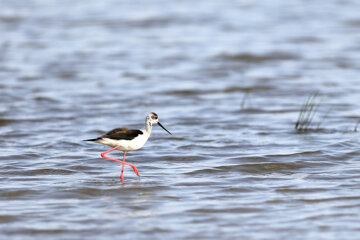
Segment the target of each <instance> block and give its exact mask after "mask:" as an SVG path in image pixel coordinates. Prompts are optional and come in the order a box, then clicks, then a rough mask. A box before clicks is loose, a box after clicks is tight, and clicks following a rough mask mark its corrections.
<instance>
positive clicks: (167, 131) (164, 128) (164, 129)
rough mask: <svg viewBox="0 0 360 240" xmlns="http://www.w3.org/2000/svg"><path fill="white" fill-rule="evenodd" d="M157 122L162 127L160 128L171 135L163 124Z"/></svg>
mask: <svg viewBox="0 0 360 240" xmlns="http://www.w3.org/2000/svg"><path fill="white" fill-rule="evenodd" d="M157 124H159V126H160V127H162V129H164V130H165V131H167V132H168V133H169V134H170V135H172V134H171V132H169V131H168V130H167V129H166V128H165V127H164V126H163V125H161V123H160V122H158V123H157Z"/></svg>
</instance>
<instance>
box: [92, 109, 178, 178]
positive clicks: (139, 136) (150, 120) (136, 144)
mask: <svg viewBox="0 0 360 240" xmlns="http://www.w3.org/2000/svg"><path fill="white" fill-rule="evenodd" d="M153 124H158V125H159V126H160V127H162V128H163V129H164V130H165V131H166V132H168V133H169V134H171V133H170V132H169V131H168V130H167V129H166V128H165V127H164V126H163V125H161V123H160V122H159V118H158V115H157V114H156V113H154V112H151V113H149V114H148V115H147V116H146V120H145V129H143V130H137V129H136V130H135V129H127V128H115V129H113V130H111V131H110V132H108V133H106V134H105V135H102V136H100V137H98V138H94V139H87V140H85V141H92V142H97V143H101V144H104V145H107V146H110V147H112V148H111V149H109V150H107V151H105V152H102V153H101V157H103V158H106V159H109V160H113V161H116V162H120V163H122V168H121V175H120V179H121V181H123V180H124V167H125V165H128V166H130V167H132V168H133V170H134V172H135V173H136V175H138V176H140V174H139V172H138V170H137V169H136V167H135V165H133V164H130V163H127V162H125V157H126V153H127V152H129V151H133V150H138V149H140V148H142V147H143V146H144V144H145V143H146V141H147V140H148V138H149V137H150V134H151V130H152V126H153ZM116 149H117V150H119V151H123V152H124V156H123V160H122V161H120V160H118V159H116V158H111V157H108V156H106V154H107V153H109V152H111V151H113V150H116Z"/></svg>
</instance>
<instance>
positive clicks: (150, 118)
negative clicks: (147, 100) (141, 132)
mask: <svg viewBox="0 0 360 240" xmlns="http://www.w3.org/2000/svg"><path fill="white" fill-rule="evenodd" d="M153 124H158V125H159V126H160V127H162V129H164V130H165V131H166V132H167V133H169V134H171V133H170V132H169V131H168V130H167V129H166V128H165V127H164V126H163V125H162V124H161V123H160V122H159V117H158V115H157V114H156V113H154V112H151V113H149V114H148V115H147V116H146V128H147V129H151V127H152V125H153Z"/></svg>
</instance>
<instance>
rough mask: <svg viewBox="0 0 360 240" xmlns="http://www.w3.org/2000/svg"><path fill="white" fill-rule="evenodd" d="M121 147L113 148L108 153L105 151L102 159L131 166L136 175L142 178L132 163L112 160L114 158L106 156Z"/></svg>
mask: <svg viewBox="0 0 360 240" xmlns="http://www.w3.org/2000/svg"><path fill="white" fill-rule="evenodd" d="M119 147H120V145H118V146H116V147H114V148H111V149H109V150H107V151H105V152H102V153H101V157H102V158H106V159H109V160H112V161H115V162H119V163H122V164H126V165H128V166H130V167H132V168H133V170H134V172H135V173H136V175H138V176H140V174H139V172H138V170H137V169H136V167H135V165H133V164H130V163H127V162H125V161H120V160H118V159H116V158H112V157H108V156H106V154H108V153H109V152H111V151H114V150H115V149H117V148H119ZM124 159H125V158H124ZM123 167H124V165H123Z"/></svg>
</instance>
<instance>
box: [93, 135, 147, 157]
mask: <svg viewBox="0 0 360 240" xmlns="http://www.w3.org/2000/svg"><path fill="white" fill-rule="evenodd" d="M140 131H142V132H143V134H140V135H138V136H137V137H135V138H134V139H131V140H123V139H121V140H116V139H111V138H102V139H99V140H98V141H96V142H98V143H101V144H104V145H107V146H110V147H116V146H120V147H119V148H117V150H119V151H123V152H129V151H133V150H138V149H140V148H142V147H143V146H144V145H145V143H146V142H147V140H148V139H149V137H150V134H151V130H150V131H149V132H148V131H146V130H140Z"/></svg>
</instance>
